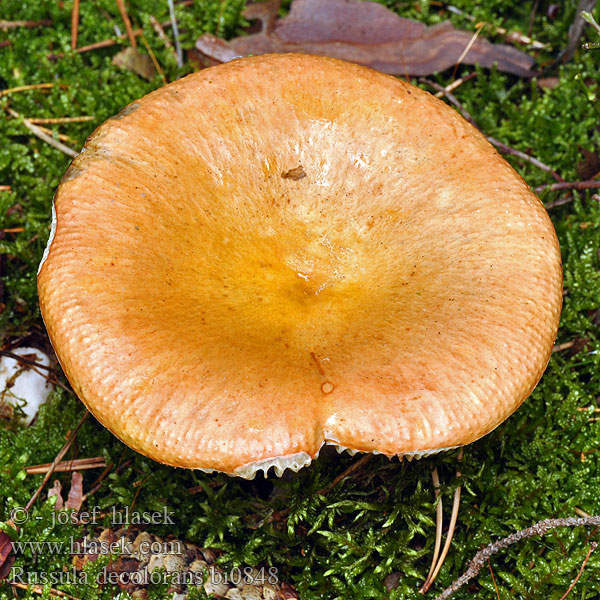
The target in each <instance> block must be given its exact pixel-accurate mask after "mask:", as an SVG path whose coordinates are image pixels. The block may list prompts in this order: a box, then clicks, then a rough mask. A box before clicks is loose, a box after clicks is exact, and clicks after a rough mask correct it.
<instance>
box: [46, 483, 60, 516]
mask: <svg viewBox="0 0 600 600" xmlns="http://www.w3.org/2000/svg"><path fill="white" fill-rule="evenodd" d="M61 492H62V483H61V482H60V481H59V480H58V479H55V480H54V485H53V486H52V487H51V488H50V489H49V490H48V498H52V496H56V504H55V505H54V510H62V509H63V508H64V502H63V499H62V495H61Z"/></svg>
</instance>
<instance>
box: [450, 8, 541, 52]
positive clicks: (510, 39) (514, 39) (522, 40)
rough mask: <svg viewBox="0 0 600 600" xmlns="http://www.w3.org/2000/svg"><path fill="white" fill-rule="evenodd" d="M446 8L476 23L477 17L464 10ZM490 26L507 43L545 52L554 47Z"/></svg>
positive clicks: (526, 36) (520, 34)
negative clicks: (503, 37)
mask: <svg viewBox="0 0 600 600" xmlns="http://www.w3.org/2000/svg"><path fill="white" fill-rule="evenodd" d="M446 8H447V9H448V11H449V12H452V13H454V14H455V15H461V16H462V17H465V19H468V20H469V21H475V17H474V16H473V15H469V14H467V13H465V12H463V11H462V10H460V8H457V7H456V6H452V5H447V6H446ZM483 24H484V25H488V23H483ZM489 25H490V26H491V28H492V31H493V32H494V33H497V34H498V35H503V36H505V38H506V41H507V42H518V43H520V44H524V45H526V46H530V47H531V48H533V49H535V50H544V49H547V50H552V47H551V46H550V44H544V43H542V42H538V41H537V40H534V39H532V38H531V37H529V36H528V35H523V34H522V33H520V32H519V31H508V30H507V29H505V28H504V27H496V26H495V25H494V24H493V23H489Z"/></svg>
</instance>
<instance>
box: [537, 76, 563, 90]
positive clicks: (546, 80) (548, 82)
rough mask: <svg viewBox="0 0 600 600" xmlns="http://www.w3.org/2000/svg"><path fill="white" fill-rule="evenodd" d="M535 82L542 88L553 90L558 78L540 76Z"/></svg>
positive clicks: (556, 85)
mask: <svg viewBox="0 0 600 600" xmlns="http://www.w3.org/2000/svg"><path fill="white" fill-rule="evenodd" d="M537 84H538V87H539V88H541V89H543V90H553V89H554V88H556V87H558V86H559V85H560V80H559V78H558V77H540V78H539V79H538V80H537Z"/></svg>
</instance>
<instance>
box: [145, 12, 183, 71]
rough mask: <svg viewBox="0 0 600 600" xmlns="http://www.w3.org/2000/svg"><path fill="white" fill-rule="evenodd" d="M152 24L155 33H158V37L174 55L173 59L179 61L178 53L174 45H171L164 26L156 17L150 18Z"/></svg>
mask: <svg viewBox="0 0 600 600" xmlns="http://www.w3.org/2000/svg"><path fill="white" fill-rule="evenodd" d="M150 24H151V25H152V27H153V28H154V31H156V34H157V35H158V37H159V38H160V39H161V40H162V42H163V44H164V45H165V47H166V48H167V50H170V51H171V52H172V53H173V57H174V58H175V60H176V61H177V51H176V50H175V48H174V47H173V44H172V43H171V40H170V39H169V37H168V36H167V34H166V33H165V30H164V29H163V26H162V25H161V24H160V23H159V22H158V21H157V20H156V17H154V16H153V15H151V16H150Z"/></svg>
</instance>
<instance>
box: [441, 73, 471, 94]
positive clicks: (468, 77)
mask: <svg viewBox="0 0 600 600" xmlns="http://www.w3.org/2000/svg"><path fill="white" fill-rule="evenodd" d="M475 77H477V72H476V71H473V72H472V73H469V74H468V75H465V76H464V77H459V78H458V79H455V80H454V81H453V82H452V83H450V84H448V85H447V86H446V87H445V88H444V90H445V92H453V91H454V90H455V89H456V88H459V87H460V86H461V85H462V84H463V83H466V82H467V81H470V80H471V79H474V78H475ZM434 96H435V97H436V98H443V97H444V92H436V93H435V94H434Z"/></svg>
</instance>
